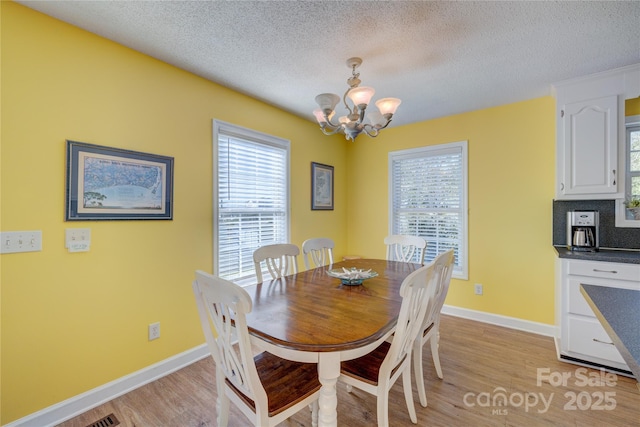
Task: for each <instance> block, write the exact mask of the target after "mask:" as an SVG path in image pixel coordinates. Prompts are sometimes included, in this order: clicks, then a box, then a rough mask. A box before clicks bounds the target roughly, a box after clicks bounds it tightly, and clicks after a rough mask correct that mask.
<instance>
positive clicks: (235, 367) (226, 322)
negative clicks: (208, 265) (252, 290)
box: [193, 271, 267, 406]
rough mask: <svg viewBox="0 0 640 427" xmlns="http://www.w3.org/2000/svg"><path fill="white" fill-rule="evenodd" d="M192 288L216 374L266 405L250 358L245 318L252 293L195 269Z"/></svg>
mask: <svg viewBox="0 0 640 427" xmlns="http://www.w3.org/2000/svg"><path fill="white" fill-rule="evenodd" d="M193 292H194V294H195V297H196V303H197V307H198V314H199V317H200V323H201V325H202V330H203V332H204V334H205V338H206V341H207V345H208V347H209V350H210V351H211V355H212V356H213V359H214V361H215V364H216V371H217V374H216V375H221V376H224V377H225V378H226V379H228V380H229V381H230V382H231V383H232V384H233V386H234V387H236V388H237V389H238V390H240V391H241V392H242V393H243V394H245V395H246V396H247V397H249V398H250V399H252V400H254V402H256V405H258V406H260V405H265V404H266V402H267V395H266V392H265V390H264V387H263V386H262V383H261V382H260V378H259V376H258V372H257V369H256V365H255V362H254V360H253V353H252V350H251V343H250V339H249V330H248V328H247V321H246V314H247V313H249V312H251V309H252V303H251V297H250V296H249V294H248V293H247V291H245V290H244V289H243V288H242V287H240V286H239V285H236V284H235V283H233V282H230V281H227V280H224V279H222V278H220V277H215V276H212V275H210V274H208V273H205V272H203V271H196V280H195V281H194V282H193ZM236 342H237V345H234V343H236Z"/></svg>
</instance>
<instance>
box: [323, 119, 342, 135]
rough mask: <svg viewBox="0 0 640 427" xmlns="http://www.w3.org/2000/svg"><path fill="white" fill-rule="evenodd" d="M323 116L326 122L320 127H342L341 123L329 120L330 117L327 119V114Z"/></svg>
mask: <svg viewBox="0 0 640 427" xmlns="http://www.w3.org/2000/svg"><path fill="white" fill-rule="evenodd" d="M324 118H325V120H326V123H325V125H324V126H322V129H324V127H325V126H326V127H328V128H330V129H331V130H333V129H338V130H340V129H341V128H342V123H338V124H335V123H333V122H332V121H331V119H329V117H328V116H327V115H325V116H324ZM329 135H331V134H329Z"/></svg>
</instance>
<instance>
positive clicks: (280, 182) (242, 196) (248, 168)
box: [214, 121, 289, 281]
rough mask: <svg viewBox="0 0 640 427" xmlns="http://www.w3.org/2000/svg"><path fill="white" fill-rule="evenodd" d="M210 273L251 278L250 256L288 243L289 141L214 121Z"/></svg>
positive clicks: (231, 277) (241, 278) (232, 277)
mask: <svg viewBox="0 0 640 427" xmlns="http://www.w3.org/2000/svg"><path fill="white" fill-rule="evenodd" d="M214 168H215V173H214V189H215V190H214V192H215V199H214V203H215V206H214V216H215V220H214V225H215V226H214V234H215V236H214V242H215V246H216V247H215V248H214V269H215V272H216V274H217V275H219V276H220V277H224V278H226V279H229V280H236V281H241V280H243V279H249V278H253V277H255V271H254V265H253V251H255V250H256V249H257V248H259V247H261V246H264V245H270V244H274V243H284V242H287V241H288V238H289V190H288V187H289V141H286V140H281V139H279V138H275V137H272V136H269V135H264V134H260V133H258V132H254V131H251V130H249V129H244V128H240V127H236V126H233V125H229V124H226V123H222V122H219V121H214Z"/></svg>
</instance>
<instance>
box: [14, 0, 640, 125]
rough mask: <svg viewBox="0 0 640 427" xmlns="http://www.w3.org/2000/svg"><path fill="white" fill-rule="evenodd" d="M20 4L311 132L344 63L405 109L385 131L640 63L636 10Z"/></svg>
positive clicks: (535, 4) (591, 4)
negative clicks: (356, 62) (242, 97)
mask: <svg viewBox="0 0 640 427" xmlns="http://www.w3.org/2000/svg"><path fill="white" fill-rule="evenodd" d="M18 3H21V4H23V5H25V6H27V7H30V8H32V9H35V10H38V11H41V12H43V13H45V14H47V15H50V16H53V17H55V18H58V19H60V20H62V21H65V22H68V23H71V24H73V25H75V26H78V27H80V28H83V29H85V30H88V31H90V32H92V33H95V34H98V35H100V36H103V37H105V38H108V39H111V40H113V41H116V42H118V43H120V44H122V45H125V46H128V47H130V48H132V49H135V50H137V51H139V52H143V53H145V54H147V55H150V56H152V57H155V58H157V59H160V60H162V61H164V62H167V63H169V64H173V65H175V66H176V67H179V68H182V69H184V70H187V71H190V72H192V73H194V74H197V75H199V76H202V77H204V78H206V79H208V80H211V81H213V82H217V83H219V84H222V85H224V86H227V87H229V88H232V89H234V90H237V91H239V92H242V93H245V94H247V95H250V96H252V97H254V98H257V99H260V100H263V101H265V102H267V103H269V104H273V105H275V106H278V107H280V108H282V109H284V110H287V111H290V112H292V113H294V114H297V115H299V116H301V117H305V118H308V119H309V120H314V121H315V119H314V118H313V116H312V114H311V112H312V110H313V109H315V108H316V103H315V101H314V98H315V95H317V94H318V93H321V92H333V93H337V94H339V95H340V96H342V94H343V93H344V91H345V90H346V88H347V84H346V79H347V77H349V76H350V74H351V70H350V69H349V68H348V67H347V66H346V65H345V61H346V60H347V58H350V57H352V56H359V57H361V58H362V59H363V64H362V66H361V67H360V68H359V72H360V78H361V80H362V85H364V86H373V87H374V88H375V89H376V95H375V96H374V100H375V99H379V98H382V97H389V96H392V97H397V98H401V99H402V105H400V108H399V109H398V112H397V113H396V116H395V117H394V120H393V124H392V126H398V125H401V124H407V123H413V122H418V121H423V120H428V119H433V118H436V117H442V116H447V115H451V114H456V113H461V112H465V111H471V110H477V109H481V108H487V107H491V106H496V105H502V104H507V103H511V102H516V101H521V100H525V99H531V98H535V97H539V96H544V95H547V94H549V93H550V84H551V83H553V82H557V81H561V80H565V79H569V78H573V77H578V76H583V75H587V74H592V73H595V72H600V71H605V70H608V69H612V68H618V67H621V66H625V65H630V64H635V63H639V62H640V1H606V2H599V1H588V2H587V1H561V2H550V1H531V2H529V1H513V2H499V1H491V2H465V1H411V2H405V1H371V2H369V1H338V2H336V1H18ZM639 95H640V94H639ZM339 113H341V112H339Z"/></svg>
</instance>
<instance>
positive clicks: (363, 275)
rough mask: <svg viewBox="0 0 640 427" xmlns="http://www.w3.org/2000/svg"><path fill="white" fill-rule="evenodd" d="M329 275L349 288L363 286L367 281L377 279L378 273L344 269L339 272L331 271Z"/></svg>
mask: <svg viewBox="0 0 640 427" xmlns="http://www.w3.org/2000/svg"><path fill="white" fill-rule="evenodd" d="M327 274H328V275H329V276H331V277H335V278H337V279H340V281H341V282H342V284H343V285H347V286H357V285H362V282H364V281H365V280H367V279H371V278H372V277H376V276H377V275H378V273H376V272H375V271H371V269H369V270H360V269H357V268H355V267H352V268H344V267H343V268H342V269H339V270H329V271H327Z"/></svg>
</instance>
